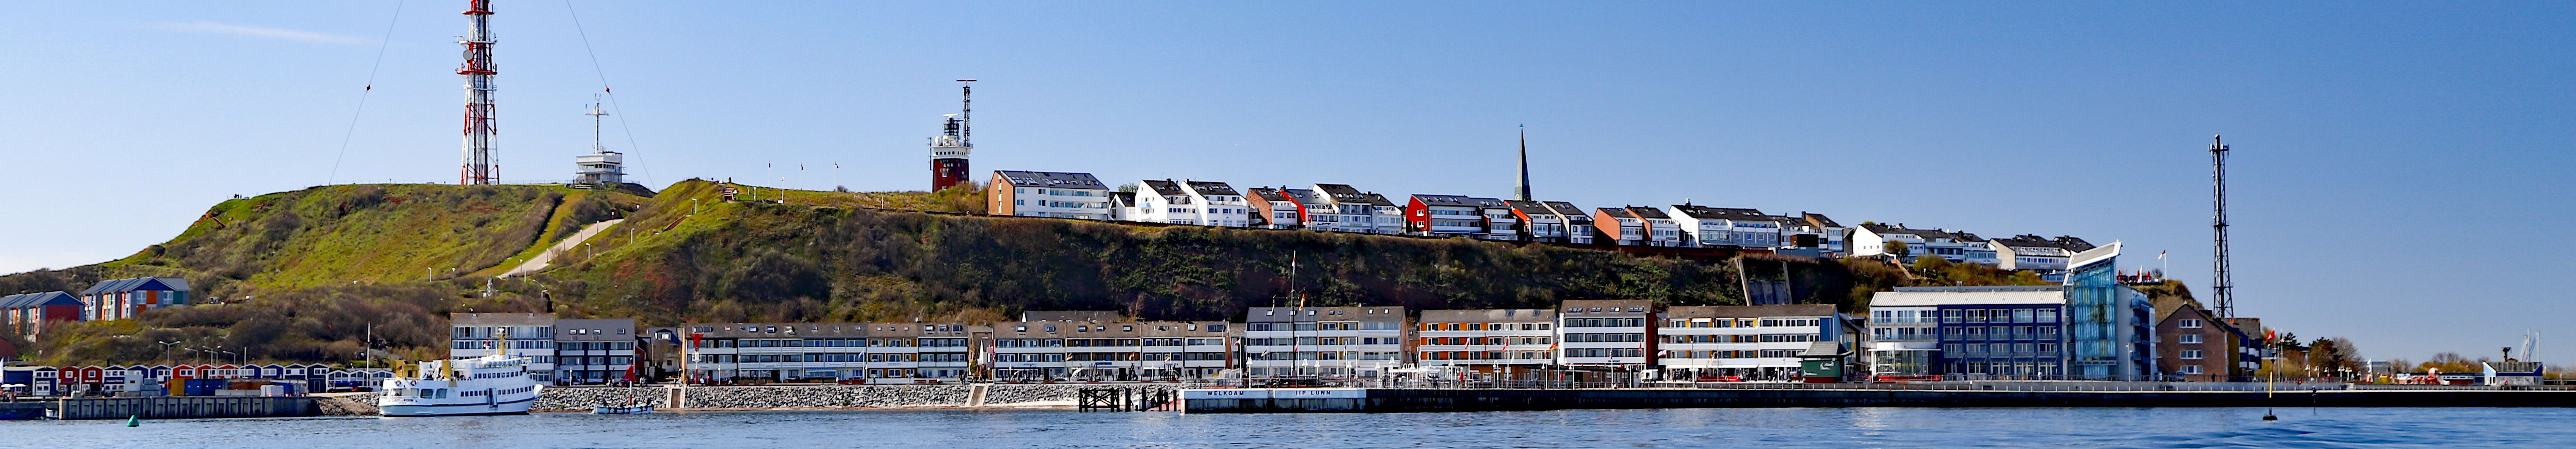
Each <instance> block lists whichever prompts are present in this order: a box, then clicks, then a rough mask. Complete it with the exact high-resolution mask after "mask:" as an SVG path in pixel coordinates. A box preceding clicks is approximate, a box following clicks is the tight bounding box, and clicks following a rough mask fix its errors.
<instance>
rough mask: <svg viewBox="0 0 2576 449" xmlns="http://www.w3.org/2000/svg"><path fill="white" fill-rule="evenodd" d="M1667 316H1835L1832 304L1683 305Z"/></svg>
mask: <svg viewBox="0 0 2576 449" xmlns="http://www.w3.org/2000/svg"><path fill="white" fill-rule="evenodd" d="M1663 316H1664V317H1665V318H1761V317H1766V316H1826V317H1829V316H1834V305H1832V304H1773V305H1763V306H1681V307H1673V308H1667V309H1664V314H1663Z"/></svg>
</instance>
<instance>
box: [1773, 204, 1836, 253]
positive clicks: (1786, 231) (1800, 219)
mask: <svg viewBox="0 0 2576 449" xmlns="http://www.w3.org/2000/svg"><path fill="white" fill-rule="evenodd" d="M1788 226H1789V227H1787V228H1783V229H1781V230H1780V239H1781V246H1796V245H1798V244H1799V241H1800V240H1801V239H1805V240H1813V241H1814V243H1815V245H1814V247H1815V248H1817V249H1821V250H1823V251H1822V253H1821V254H1819V255H1821V256H1824V257H1842V256H1843V254H1844V253H1845V252H1847V251H1846V250H1845V249H1844V247H1843V238H1845V237H1848V236H1849V235H1848V234H1849V232H1848V231H1847V230H1846V229H1845V228H1844V227H1843V225H1842V223H1836V222H1834V219H1833V218H1831V217H1826V216H1825V215H1824V214H1819V213H1814V212H1798V215H1797V216H1794V217H1789V224H1788Z"/></svg>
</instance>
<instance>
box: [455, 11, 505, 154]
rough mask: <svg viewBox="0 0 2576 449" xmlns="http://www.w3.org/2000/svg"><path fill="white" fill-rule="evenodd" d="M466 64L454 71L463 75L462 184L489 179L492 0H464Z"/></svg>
mask: <svg viewBox="0 0 2576 449" xmlns="http://www.w3.org/2000/svg"><path fill="white" fill-rule="evenodd" d="M465 4H466V8H465V17H466V23H467V26H466V28H465V36H462V37H461V38H459V39H458V41H457V43H458V44H463V45H465V65H462V66H458V67H457V68H456V74H458V75H465V166H464V168H463V169H461V173H459V174H458V175H457V179H456V183H457V184H462V185H488V184H491V183H492V179H493V178H494V175H493V173H492V88H493V86H492V75H493V74H495V73H499V72H497V71H494V70H493V66H492V0H466V3H465Z"/></svg>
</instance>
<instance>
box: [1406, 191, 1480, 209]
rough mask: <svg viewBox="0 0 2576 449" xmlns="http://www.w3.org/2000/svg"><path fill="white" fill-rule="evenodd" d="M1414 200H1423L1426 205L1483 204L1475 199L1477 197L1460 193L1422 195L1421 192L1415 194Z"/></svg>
mask: <svg viewBox="0 0 2576 449" xmlns="http://www.w3.org/2000/svg"><path fill="white" fill-rule="evenodd" d="M1413 200H1414V201H1421V202H1422V204H1423V205H1426V206H1461V207H1476V206H1479V205H1481V204H1482V203H1480V202H1478V201H1476V199H1475V198H1468V197H1465V196H1460V195H1421V194H1416V195H1413Z"/></svg>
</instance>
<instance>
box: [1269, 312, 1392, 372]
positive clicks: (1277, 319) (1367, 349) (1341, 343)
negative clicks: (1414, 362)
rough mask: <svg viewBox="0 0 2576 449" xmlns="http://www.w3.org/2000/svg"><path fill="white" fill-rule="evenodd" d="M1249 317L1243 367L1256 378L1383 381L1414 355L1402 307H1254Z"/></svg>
mask: <svg viewBox="0 0 2576 449" xmlns="http://www.w3.org/2000/svg"><path fill="white" fill-rule="evenodd" d="M1245 315H1246V318H1245V319H1244V326H1243V327H1244V329H1243V337H1242V338H1243V355H1244V357H1243V359H1244V361H1243V363H1242V366H1244V367H1245V369H1246V370H1247V373H1248V374H1250V375H1253V376H1277V377H1292V376H1322V377H1379V376H1383V375H1385V374H1386V370H1388V369H1393V368H1397V367H1401V366H1404V365H1405V364H1406V362H1408V360H1407V359H1408V358H1409V357H1406V355H1407V354H1408V353H1410V352H1411V351H1410V350H1409V349H1408V348H1407V347H1406V346H1408V344H1409V343H1410V340H1411V338H1409V337H1410V336H1409V335H1407V333H1408V332H1409V330H1410V329H1412V326H1411V325H1410V324H1409V321H1410V320H1409V319H1408V318H1407V317H1406V316H1405V311H1404V308H1403V307H1390V306H1334V307H1254V308H1251V309H1250V310H1249V311H1247V312H1246V313H1245Z"/></svg>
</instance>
